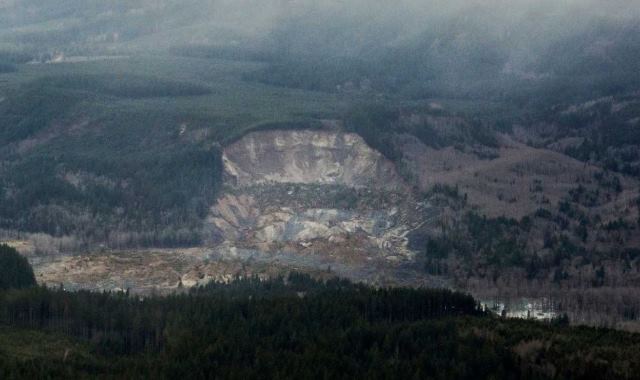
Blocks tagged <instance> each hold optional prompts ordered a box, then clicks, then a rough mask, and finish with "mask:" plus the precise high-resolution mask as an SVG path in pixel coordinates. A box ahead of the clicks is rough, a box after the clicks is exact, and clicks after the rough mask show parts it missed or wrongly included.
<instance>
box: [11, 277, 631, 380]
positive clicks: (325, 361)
mask: <svg viewBox="0 0 640 380" xmlns="http://www.w3.org/2000/svg"><path fill="white" fill-rule="evenodd" d="M565 323H566V321H564V320H563V319H558V320H557V321H554V322H553V323H551V324H542V323H536V322H530V321H510V320H504V319H499V318H497V317H493V316H490V315H488V314H486V313H484V312H482V311H481V310H480V309H479V306H478V304H477V303H476V301H474V300H473V298H471V297H470V296H467V295H463V294H459V293H453V292H450V291H444V290H409V289H372V288H368V287H365V286H360V285H354V284H351V283H349V282H348V281H342V280H330V281H327V282H318V281H316V280H313V279H311V278H310V277H308V276H306V275H300V274H295V273H292V274H290V275H289V276H288V277H286V278H277V279H273V280H269V281H260V280H258V279H236V280H235V281H233V282H232V283H230V284H227V285H223V284H211V285H209V286H206V287H203V288H199V289H194V290H192V291H189V292H187V293H185V294H180V295H174V296H169V297H148V298H144V299H141V298H138V297H135V296H131V295H128V294H126V293H118V294H96V293H89V292H79V293H69V292H66V291H64V290H63V289H58V290H46V289H43V288H33V289H29V290H5V291H2V292H0V324H1V325H2V326H3V327H0V374H2V376H3V378H6V379H13V378H25V377H29V378H45V377H46V378H68V377H74V378H82V377H92V378H96V377H97V378H122V377H127V378H128V377H140V376H142V377H149V376H150V377H154V378H175V377H182V376H190V377H194V378H211V377H221V378H236V377H239V376H240V377H243V378H265V377H267V378H274V377H279V378H300V377H304V378H309V377H312V378H315V377H331V378H363V379H365V378H366V379H370V378H408V377H417V378H434V379H435V378H451V379H454V378H455V379H467V378H468V379H477V378H495V377H498V378H531V379H534V378H535V379H543V378H571V379H580V378H585V379H586V378H593V377H594V376H595V377H597V378H600V379H609V378H610V379H614V378H615V379H622V378H629V379H631V378H634V377H635V374H636V371H637V370H638V368H636V367H637V365H638V363H639V362H640V361H639V360H638V357H637V356H638V349H637V348H638V345H639V344H640V340H639V339H640V338H639V337H638V336H637V335H634V334H626V333H620V332H614V331H611V330H596V329H587V328H569V327H566V326H565ZM34 329H38V330H34Z"/></svg>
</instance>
